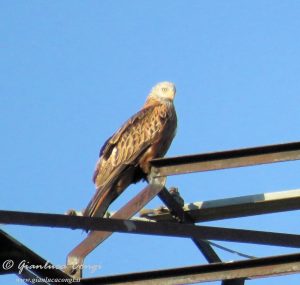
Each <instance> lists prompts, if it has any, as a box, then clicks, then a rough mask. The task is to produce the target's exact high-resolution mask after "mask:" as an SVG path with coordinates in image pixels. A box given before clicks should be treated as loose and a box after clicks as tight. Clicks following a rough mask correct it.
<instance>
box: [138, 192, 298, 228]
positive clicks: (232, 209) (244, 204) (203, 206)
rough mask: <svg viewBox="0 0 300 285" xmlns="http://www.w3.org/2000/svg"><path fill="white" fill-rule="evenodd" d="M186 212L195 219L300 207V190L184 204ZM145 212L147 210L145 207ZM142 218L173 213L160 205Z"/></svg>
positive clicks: (163, 217)
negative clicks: (162, 208)
mask: <svg viewBox="0 0 300 285" xmlns="http://www.w3.org/2000/svg"><path fill="white" fill-rule="evenodd" d="M183 209H184V212H185V213H187V214H188V215H190V216H191V218H192V219H193V220H194V221H195V222H207V221H214V220H223V219H231V218H238V217H246V216H254V215H262V214H270V213H277V212H285V211H292V210H300V190H299V189H297V190H290V191H282V192H273V193H262V194H256V195H248V196H241V197H234V198H226V199H219V200H211V201H204V202H194V203H190V204H185V206H184V207H183ZM144 212H145V210H144ZM147 212H148V213H147V214H142V216H143V217H145V218H147V219H151V220H154V221H172V220H173V218H172V214H170V212H168V210H167V209H166V210H164V211H162V210H161V208H158V209H153V210H147Z"/></svg>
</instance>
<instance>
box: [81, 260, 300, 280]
mask: <svg viewBox="0 0 300 285" xmlns="http://www.w3.org/2000/svg"><path fill="white" fill-rule="evenodd" d="M298 272H300V254H290V255H282V256H274V257H265V258H257V259H251V260H243V261H235V262H228V263H226V262H224V263H212V264H207V265H200V266H191V267H181V268H173V269H165V270H155V271H147V272H137V273H132V274H126V275H125V274H124V275H123V274H122V275H114V276H105V277H98V278H88V279H82V280H81V281H82V283H83V284H94V285H101V284H114V285H123V284H131V285H154V284H155V285H177V284H193V283H202V282H210V281H219V280H230V279H239V278H241V279H243V278H250V279H255V278H264V277H269V276H278V275H282V274H293V273H298ZM225 284H226V283H225ZM237 284H243V283H237Z"/></svg>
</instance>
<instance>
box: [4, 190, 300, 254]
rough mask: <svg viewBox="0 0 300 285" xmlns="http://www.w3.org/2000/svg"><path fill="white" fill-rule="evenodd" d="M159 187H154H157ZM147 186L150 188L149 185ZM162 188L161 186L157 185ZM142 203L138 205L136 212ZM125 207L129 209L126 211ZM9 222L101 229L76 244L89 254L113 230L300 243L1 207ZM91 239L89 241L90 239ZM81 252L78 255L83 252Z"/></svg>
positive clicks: (297, 238) (249, 233)
mask: <svg viewBox="0 0 300 285" xmlns="http://www.w3.org/2000/svg"><path fill="white" fill-rule="evenodd" d="M155 188H156V187H154V188H152V190H155ZM146 190H147V189H146ZM156 191H159V187H157V188H156ZM140 207H143V205H141V204H139V206H136V208H135V210H134V211H135V212H136V211H138V210H139V208H140ZM127 210H128V209H127V208H126V212H127ZM1 222H2V223H10V224H15V225H31V226H51V227H60V228H76V229H85V230H87V229H91V230H95V231H102V232H98V234H99V236H98V235H96V233H95V236H97V240H96V242H95V243H91V240H89V236H88V237H87V238H86V244H84V246H80V247H76V250H74V251H72V253H74V252H76V253H80V254H82V255H83V254H86V253H89V252H90V251H91V250H92V249H93V248H95V247H96V246H97V245H98V244H99V242H101V241H103V240H104V239H105V238H107V237H108V236H110V235H111V234H112V232H120V233H130V234H148V235H161V236H170V237H183V238H197V239H204V240H219V241H231V242H242V243H256V244H264V245H274V246H284V247H294V248H299V247H300V235H296V234H285V233H274V232H264V231H254V230H243V229H230V228H222V227H209V226H195V225H189V224H176V223H171V222H159V223H152V222H143V221H132V220H126V219H115V218H113V219H105V218H89V217H75V216H65V215H56V214H37V213H26V212H14V211H1V212H0V223H1ZM87 241H89V242H87ZM82 255H76V256H77V257H78V256H82Z"/></svg>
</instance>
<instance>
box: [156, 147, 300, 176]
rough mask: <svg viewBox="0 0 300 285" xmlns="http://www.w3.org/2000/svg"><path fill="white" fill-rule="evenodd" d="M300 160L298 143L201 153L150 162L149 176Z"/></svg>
mask: <svg viewBox="0 0 300 285" xmlns="http://www.w3.org/2000/svg"><path fill="white" fill-rule="evenodd" d="M298 159H300V142H293V143H286V144H277V145H268V146H261V147H253V148H245V149H237V150H228V151H220V152H213V153H203V154H195V155H186V156H178V157H170V158H161V159H154V160H152V161H151V165H152V169H151V172H152V175H153V177H160V176H169V175H177V174H184V173H192V172H200V171H209V170H218V169H225V168H235V167H242V166H251V165H258V164H266V163H274V162H283V161H289V160H298Z"/></svg>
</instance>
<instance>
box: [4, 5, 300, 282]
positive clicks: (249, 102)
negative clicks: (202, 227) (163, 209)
mask: <svg viewBox="0 0 300 285" xmlns="http://www.w3.org/2000/svg"><path fill="white" fill-rule="evenodd" d="M299 15H300V2H299V1H293V0H289V1H281V0H272V1H271V0H251V1H239V0H236V1H233V0H226V1H224V0H219V1H211V0H210V1H176V0H164V1H161V0H160V1H157V0H152V1H141V0H138V1H137V0H136V1H75V0H74V1H33V0H30V1H20V0H19V1H14V0H7V1H5V0H3V1H1V2H0V35H1V37H0V73H1V76H0V92H1V95H0V132H1V141H0V148H1V164H0V186H1V192H0V193H1V194H0V195H1V196H0V197H1V209H5V210H19V211H32V212H45V213H64V212H65V211H67V210H68V209H70V208H75V209H83V208H84V207H85V206H86V204H87V203H88V201H89V200H90V198H91V197H92V195H93V193H94V185H93V184H92V181H91V176H92V173H93V169H94V165H95V163H96V160H97V156H98V152H99V148H100V147H101V145H102V143H103V142H104V141H105V140H106V139H107V137H108V136H110V135H111V134H112V133H113V132H114V131H115V130H116V129H117V128H118V127H119V126H120V125H121V124H122V123H123V122H124V121H125V120H126V119H127V118H128V117H129V116H131V115H132V114H133V113H134V112H136V111H138V110H139V108H140V107H141V106H142V104H143V103H144V101H145V98H146V96H147V94H148V92H149V90H150V89H151V87H152V86H153V85H154V84H156V83H157V82H160V81H165V80H169V81H173V82H174V83H175V84H176V86H177V97H176V100H175V104H176V108H177V114H178V118H179V126H178V132H177V136H176V138H175V140H174V142H173V144H172V146H171V148H170V150H169V152H168V156H173V155H183V154H190V153H201V152H208V151H217V150H225V149H234V148H241V147H250V146H258V145H265V144H273V143H282V142H290V141H299V140H300V133H299V103H300V97H299V91H300V77H299V74H300V72H299V71H300V36H299V31H300V17H299ZM299 169H300V163H299V162H289V163H282V164H278V165H268V166H259V167H249V168H243V169H232V170H225V171H217V172H208V173H197V174H192V175H183V176H177V177H170V178H169V180H168V183H167V184H168V186H171V185H175V186H178V187H179V189H180V192H181V194H182V196H184V198H185V201H186V202H193V201H201V200H211V199H219V198H226V197H234V196H242V195H250V194H257V193H263V192H273V191H281V190H289V189H296V188H300V182H299ZM143 187H144V184H143V183H140V184H138V185H136V186H132V187H130V188H129V189H127V191H126V193H125V194H124V195H122V197H120V199H118V200H117V201H116V202H115V203H114V204H113V205H112V206H111V210H116V209H118V207H120V206H121V205H123V204H124V203H125V201H127V200H128V199H130V198H131V197H133V195H134V194H136V193H137V192H138V191H139V190H140V189H142V188H143ZM159 205H161V202H160V200H159V199H157V198H156V199H154V200H153V201H152V202H151V203H150V204H149V205H148V207H149V208H151V207H157V206H159ZM298 215H299V212H290V213H285V214H276V215H266V216H264V217H262V216H261V217H251V218H243V219H233V220H226V221H223V222H212V223H207V224H209V225H215V226H226V227H235V228H245V229H257V230H268V231H278V232H290V233H300V231H299V223H298V220H299V219H298ZM1 228H3V229H4V230H5V231H7V232H8V233H10V234H11V235H13V236H14V237H15V238H17V239H18V240H20V241H21V242H23V243H24V244H25V245H27V246H28V247H30V248H31V249H33V250H34V251H36V252H37V253H38V254H40V255H41V256H43V257H44V258H45V259H47V260H49V261H50V262H52V263H53V264H55V265H61V264H64V263H65V257H66V255H67V254H68V252H69V251H70V250H71V249H72V248H73V247H74V246H75V245H76V244H77V243H79V242H80V241H81V240H82V239H83V238H84V237H85V234H84V233H82V231H80V230H78V231H73V230H64V229H48V228H33V227H20V226H2V227H1ZM220 244H222V245H226V246H228V247H230V248H233V249H236V250H240V251H242V252H245V253H248V254H250V255H254V256H258V257H259V256H265V255H272V254H284V253H289V252H297V249H285V248H277V247H266V246H256V245H242V244H232V243H222V242H221V243H220ZM217 251H218V253H219V254H220V256H221V257H222V258H223V259H224V260H234V259H238V257H237V256H234V255H231V254H228V253H224V252H221V251H219V250H217ZM202 263H205V260H204V258H203V257H202V256H201V254H200V253H199V252H198V251H197V250H196V248H195V247H194V245H193V244H192V242H191V241H190V240H186V239H179V238H163V237H151V236H136V235H134V236H133V235H125V234H114V235H113V236H112V237H111V238H110V239H109V240H107V241H106V242H105V243H103V245H102V246H101V247H99V248H97V249H96V250H95V251H94V252H93V253H92V254H91V255H90V256H89V257H88V258H87V259H86V264H90V265H93V264H96V265H100V266H101V269H100V270H98V271H96V272H95V273H91V272H89V271H88V270H86V271H85V273H84V275H85V276H99V275H108V274H116V273H125V272H134V271H141V270H151V269H161V268H170V267H177V266H187V265H196V264H202ZM0 280H1V283H2V282H3V281H5V283H6V284H16V277H15V276H13V275H12V276H4V277H3V276H1V277H0ZM299 281H300V277H299V275H292V276H290V277H280V278H274V279H269V280H268V279H261V280H254V281H249V282H247V284H252V285H260V284H270V285H273V284H279V283H282V282H286V283H285V284H298V283H299ZM3 284H4V283H3ZM18 284H21V283H18ZM218 284H219V283H218Z"/></svg>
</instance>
